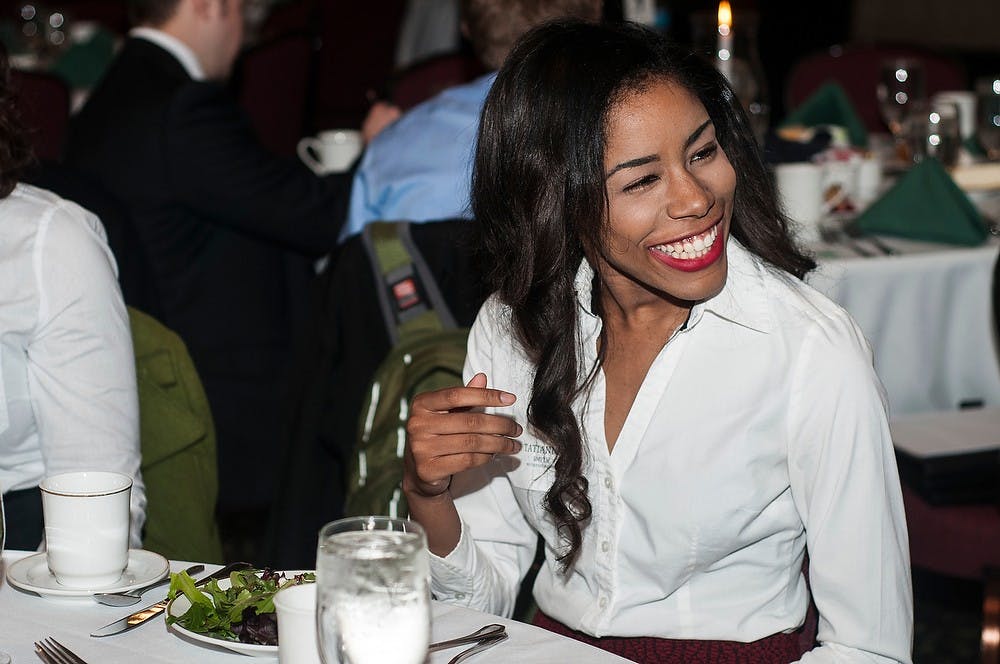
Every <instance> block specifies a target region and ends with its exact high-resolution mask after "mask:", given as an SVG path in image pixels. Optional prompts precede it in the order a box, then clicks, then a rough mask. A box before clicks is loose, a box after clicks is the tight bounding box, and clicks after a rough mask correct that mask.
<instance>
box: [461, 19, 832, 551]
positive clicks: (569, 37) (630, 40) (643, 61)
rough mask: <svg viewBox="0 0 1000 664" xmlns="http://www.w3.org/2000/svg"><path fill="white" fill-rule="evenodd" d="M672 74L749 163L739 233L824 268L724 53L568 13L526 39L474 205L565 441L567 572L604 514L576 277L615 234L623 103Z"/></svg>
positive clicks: (561, 461) (558, 484) (796, 263)
mask: <svg viewBox="0 0 1000 664" xmlns="http://www.w3.org/2000/svg"><path fill="white" fill-rule="evenodd" d="M660 80H669V81H671V82H673V83H675V84H679V85H681V86H683V87H684V88H686V89H688V90H690V91H691V92H692V93H693V94H694V95H695V96H696V97H697V98H698V99H699V100H700V101H701V103H702V104H703V105H704V106H705V109H706V110H707V111H708V114H709V116H710V117H711V119H712V122H713V123H714V125H715V130H716V135H717V137H718V140H719V143H720V145H721V146H722V148H723V150H725V153H726V156H727V157H728V158H729V161H730V162H731V163H732V165H733V168H734V169H735V171H736V196H735V203H734V209H733V215H732V222H731V233H732V235H733V236H734V237H735V238H736V239H737V240H739V241H740V243H741V244H743V245H744V246H745V247H746V248H747V249H749V250H750V251H751V252H753V253H754V254H756V255H757V256H759V257H760V258H761V259H763V260H764V261H766V262H767V263H769V264H771V265H772V266H774V267H776V268H778V269H780V270H784V271H786V272H789V273H791V274H793V275H795V276H796V277H799V278H802V277H803V276H804V275H805V274H806V272H808V271H809V270H811V269H812V268H813V267H815V262H814V261H813V260H812V259H811V258H809V257H808V256H807V255H805V254H803V253H802V252H800V251H799V250H798V249H797V248H796V247H795V245H794V244H793V242H792V240H791V239H790V238H789V234H788V222H787V220H786V218H785V217H784V216H783V215H782V213H781V211H780V209H779V207H778V204H777V202H776V197H775V191H774V186H773V184H772V182H771V179H770V177H769V175H768V173H767V170H766V168H765V166H764V163H763V161H762V159H761V156H760V151H759V150H758V147H757V143H756V140H755V138H754V136H753V133H752V131H751V129H750V125H749V122H748V120H747V117H746V114H745V112H744V111H743V108H742V106H741V105H740V103H739V102H738V101H737V99H736V97H735V96H734V94H733V91H732V90H731V88H730V87H729V85H728V84H727V82H726V80H725V78H723V77H722V76H721V75H720V74H719V72H717V71H716V70H715V68H714V67H712V65H711V64H710V63H708V62H706V61H704V60H702V59H701V58H700V57H698V56H696V55H694V54H692V53H691V52H689V51H687V50H686V49H683V48H681V47H678V46H675V45H673V44H671V43H669V42H667V41H666V40H665V39H664V38H663V37H661V36H659V35H657V34H655V33H653V32H651V31H649V30H646V29H644V28H640V27H638V26H635V25H628V24H626V25H594V24H589V23H584V22H578V21H558V22H554V23H549V24H547V25H544V26H542V27H539V28H536V29H535V30H533V31H531V32H529V33H528V34H527V35H525V36H524V37H523V38H522V39H521V40H520V41H519V43H518V45H517V46H516V47H515V48H514V50H513V52H512V53H511V54H510V56H509V57H508V59H507V61H506V63H505V64H504V66H503V67H502V68H501V69H500V72H499V73H498V75H497V79H496V82H495V83H494V84H493V87H492V89H491V91H490V94H489V96H488V97H487V100H486V105H485V107H484V109H483V113H482V118H481V121H480V128H479V141H478V146H477V149H476V157H475V169H474V175H473V183H472V209H473V213H474V215H475V218H476V221H477V223H478V226H479V229H480V233H481V242H480V243H479V247H480V249H481V251H482V260H483V264H484V266H485V275H486V279H487V283H488V284H489V286H490V287H491V288H492V289H493V290H494V291H495V292H496V293H497V294H498V297H499V298H500V300H501V301H502V302H504V303H505V304H506V305H508V306H509V307H510V309H511V312H512V325H513V331H514V333H515V334H516V336H517V338H518V340H519V341H520V343H521V344H522V345H523V347H524V349H525V351H526V353H527V355H528V357H529V359H530V360H531V362H532V363H533V364H534V366H535V374H534V382H533V385H532V392H531V399H530V401H529V404H528V423H529V424H530V425H531V426H532V427H533V429H534V432H535V433H536V434H537V435H538V436H540V437H541V438H542V439H543V440H545V441H546V442H547V443H548V444H549V445H551V446H552V447H553V449H554V450H555V453H556V461H555V467H554V471H555V480H554V482H553V484H552V487H551V488H550V489H549V490H548V492H547V493H546V496H545V505H546V508H547V509H548V511H549V512H550V513H551V515H552V517H553V519H554V521H555V523H556V526H557V528H558V531H559V533H560V535H561V537H562V538H563V544H564V545H566V546H565V548H564V549H563V551H562V553H561V555H560V556H559V562H560V563H561V564H562V566H563V569H564V571H565V570H568V569H569V567H571V566H572V564H573V561H574V560H575V558H576V555H577V553H578V552H579V549H580V545H581V542H582V526H583V522H585V521H586V520H587V519H588V518H589V516H590V512H591V505H590V500H589V498H588V495H587V489H588V487H587V481H586V479H585V477H584V475H583V450H584V445H583V441H582V434H581V429H580V424H579V422H578V421H577V419H576V416H575V414H574V411H573V407H572V406H573V402H574V400H575V399H576V398H577V397H578V396H579V395H580V393H581V392H582V391H584V390H585V389H586V388H587V385H588V383H589V380H590V377H592V376H593V375H594V371H595V370H596V367H590V368H584V367H581V365H580V362H581V361H580V357H581V356H580V353H579V351H578V349H579V348H580V345H579V344H580V340H579V339H578V338H577V334H576V330H577V311H578V304H577V297H576V292H575V289H574V280H575V277H576V272H577V270H578V268H579V265H580V262H581V261H582V260H583V259H584V256H585V255H586V254H588V253H589V252H588V250H587V248H588V247H591V248H593V247H600V246H603V238H604V235H605V232H606V223H607V219H608V199H607V192H606V189H605V177H604V147H605V142H606V138H607V137H606V130H607V123H608V116H609V112H610V110H611V109H612V108H613V107H614V106H615V104H616V103H617V102H618V101H619V100H621V99H623V98H624V97H625V96H626V95H627V94H629V93H630V92H634V91H637V90H641V89H643V88H644V87H645V86H646V85H648V84H650V83H651V82H654V81H660ZM595 288H596V290H595V291H594V292H599V289H600V288H601V284H600V283H596V284H595ZM604 346H605V344H603V343H602V344H601V347H602V348H603V347H604Z"/></svg>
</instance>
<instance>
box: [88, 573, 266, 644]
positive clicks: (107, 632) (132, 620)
mask: <svg viewBox="0 0 1000 664" xmlns="http://www.w3.org/2000/svg"><path fill="white" fill-rule="evenodd" d="M250 567H253V565H251V564H250V563H232V564H230V565H226V566H225V567H223V568H222V569H220V570H218V571H217V572H213V573H212V574H209V575H208V576H206V577H204V578H201V579H199V580H198V581H197V582H196V583H195V585H196V586H203V585H205V584H206V583H208V582H209V581H211V580H212V579H224V578H226V577H228V576H229V574H230V573H231V572H237V571H239V570H241V569H248V568H250ZM166 608H167V600H165V599H164V600H162V601H160V602H157V603H156V604H151V605H150V606H147V607H146V608H144V609H139V610H138V611H136V612H135V613H131V614H129V615H127V616H125V617H124V618H122V619H120V620H116V621H114V622H113V623H110V624H107V625H105V626H104V627H101V628H100V629H98V630H97V631H95V632H93V633H91V636H94V637H99V636H112V635H113V634H121V633H122V632H127V631H129V630H130V629H135V628H136V627H138V626H139V625H142V624H144V623H147V622H149V619H150V618H155V617H156V616H158V615H160V614H161V613H163V612H164V611H165V610H166Z"/></svg>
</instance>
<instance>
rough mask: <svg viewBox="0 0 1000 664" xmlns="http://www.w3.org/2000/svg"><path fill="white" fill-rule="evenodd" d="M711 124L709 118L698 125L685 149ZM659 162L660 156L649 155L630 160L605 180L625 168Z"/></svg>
mask: <svg viewBox="0 0 1000 664" xmlns="http://www.w3.org/2000/svg"><path fill="white" fill-rule="evenodd" d="M710 124H712V120H711V118H709V119H708V120H705V121H704V122H702V123H701V124H700V125H698V128H697V129H695V130H694V131H693V132H691V135H690V136H688V137H687V140H685V141H684V149H685V150H687V149H688V148H689V147H691V145H692V144H693V143H694V142H695V141H697V140H698V138H699V137H700V136H701V135H702V134H703V133H705V129H706V128H708V126H709V125H710ZM659 160H660V157H659V155H655V154H648V155H646V156H645V157H636V158H635V159H629V160H628V161H623V162H622V163H620V164H618V165H617V166H615V167H614V168H612V169H611V170H610V171H608V174H607V175H605V176H604V179H608V178H610V177H611V176H612V175H614V174H615V173H617V172H618V171H620V170H622V169H625V168H635V167H636V166H644V165H646V164H649V163H651V162H654V161H659Z"/></svg>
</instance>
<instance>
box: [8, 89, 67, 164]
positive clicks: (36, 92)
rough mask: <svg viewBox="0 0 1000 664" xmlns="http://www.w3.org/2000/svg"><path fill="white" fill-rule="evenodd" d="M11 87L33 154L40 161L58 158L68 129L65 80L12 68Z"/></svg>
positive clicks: (59, 158) (56, 159)
mask: <svg viewBox="0 0 1000 664" xmlns="http://www.w3.org/2000/svg"><path fill="white" fill-rule="evenodd" d="M11 88H12V89H13V90H14V92H15V94H16V95H17V98H18V105H19V106H20V110H21V117H22V120H23V122H24V124H25V125H26V126H27V129H28V132H29V134H30V136H31V139H32V144H33V146H34V149H35V155H36V156H37V157H38V158H39V159H41V160H43V161H59V160H61V159H62V151H63V146H64V145H65V143H66V133H67V131H68V130H69V108H70V96H69V88H68V87H67V86H66V83H64V82H63V80H62V79H61V78H59V77H57V76H53V75H51V74H43V73H39V72H26V71H19V70H13V71H11Z"/></svg>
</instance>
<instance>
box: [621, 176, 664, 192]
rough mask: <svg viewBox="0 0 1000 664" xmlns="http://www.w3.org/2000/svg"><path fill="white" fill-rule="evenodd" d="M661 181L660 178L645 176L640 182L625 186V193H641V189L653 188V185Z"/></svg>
mask: <svg viewBox="0 0 1000 664" xmlns="http://www.w3.org/2000/svg"><path fill="white" fill-rule="evenodd" d="M659 179H660V178H658V177H657V176H655V175H646V176H643V177H641V178H639V179H638V180H636V181H634V182H630V183H629V184H627V185H625V189H624V191H626V192H632V191H639V190H641V189H645V188H646V187H649V186H651V185H652V184H653V183H655V182H656V181H657V180H659Z"/></svg>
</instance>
